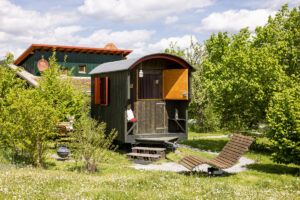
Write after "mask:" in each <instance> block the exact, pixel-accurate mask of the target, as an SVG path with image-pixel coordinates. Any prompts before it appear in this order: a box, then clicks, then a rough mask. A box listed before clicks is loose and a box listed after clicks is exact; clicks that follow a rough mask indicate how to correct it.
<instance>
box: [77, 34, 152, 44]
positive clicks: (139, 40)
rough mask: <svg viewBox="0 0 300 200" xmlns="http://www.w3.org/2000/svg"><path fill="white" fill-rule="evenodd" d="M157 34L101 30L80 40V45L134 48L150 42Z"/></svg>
mask: <svg viewBox="0 0 300 200" xmlns="http://www.w3.org/2000/svg"><path fill="white" fill-rule="evenodd" d="M154 33H155V31H152V30H133V31H116V32H113V31H112V30H108V29H101V30H97V31H95V32H93V33H92V34H91V35H90V36H88V37H84V38H80V39H79V41H78V44H79V45H85V46H96V47H104V46H105V45H106V44H107V43H110V42H112V43H114V44H115V45H116V46H117V47H118V48H132V47H134V46H135V45H137V46H140V45H141V44H144V42H146V41H148V40H149V39H150V38H151V36H152V35H153V34H154Z"/></svg>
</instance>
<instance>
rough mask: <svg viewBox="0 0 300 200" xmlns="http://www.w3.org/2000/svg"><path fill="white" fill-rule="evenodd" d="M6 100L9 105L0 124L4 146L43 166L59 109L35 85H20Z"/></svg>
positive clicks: (36, 164)
mask: <svg viewBox="0 0 300 200" xmlns="http://www.w3.org/2000/svg"><path fill="white" fill-rule="evenodd" d="M7 100H8V102H10V105H9V106H7V107H5V108H4V112H3V113H2V116H3V117H4V118H5V121H3V123H2V124H1V126H2V130H3V133H2V139H3V140H4V143H5V148H6V149H8V150H12V152H13V155H14V156H15V157H19V158H20V157H21V158H23V159H24V160H26V162H27V163H29V164H32V165H33V166H42V165H43V162H44V157H45V150H46V148H47V144H48V142H49V139H50V138H51V136H52V135H54V134H55V132H56V124H57V122H58V116H57V113H56V111H55V110H54V109H53V108H52V107H51V106H50V105H49V104H47V102H46V101H45V100H44V98H43V97H42V96H41V95H40V93H39V92H38V91H37V90H35V89H27V90H24V89H17V90H15V91H14V92H11V93H10V94H9V95H8V97H7Z"/></svg>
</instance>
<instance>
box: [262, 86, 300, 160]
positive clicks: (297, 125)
mask: <svg viewBox="0 0 300 200" xmlns="http://www.w3.org/2000/svg"><path fill="white" fill-rule="evenodd" d="M267 119H268V122H269V126H270V130H269V133H268V137H269V138H270V139H271V141H272V142H273V144H274V153H273V159H274V161H276V162H279V163H286V164H287V163H295V164H300V84H299V83H298V84H295V87H294V88H289V89H286V90H284V91H283V92H280V93H276V94H275V95H274V97H273V98H272V99H271V103H270V107H269V109H268V111H267Z"/></svg>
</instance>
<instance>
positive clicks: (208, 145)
mask: <svg viewBox="0 0 300 200" xmlns="http://www.w3.org/2000/svg"><path fill="white" fill-rule="evenodd" d="M227 142H228V139H198V140H185V141H182V142H180V143H181V144H185V145H189V146H191V147H194V148H199V149H202V150H206V151H212V152H220V151H222V149H223V147H224V146H225V145H226V144H227Z"/></svg>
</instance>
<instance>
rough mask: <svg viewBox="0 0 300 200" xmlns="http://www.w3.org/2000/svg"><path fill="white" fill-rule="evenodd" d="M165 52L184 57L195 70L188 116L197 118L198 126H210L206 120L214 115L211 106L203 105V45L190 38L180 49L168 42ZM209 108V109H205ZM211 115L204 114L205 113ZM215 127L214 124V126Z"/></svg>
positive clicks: (209, 119)
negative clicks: (186, 44)
mask: <svg viewBox="0 0 300 200" xmlns="http://www.w3.org/2000/svg"><path fill="white" fill-rule="evenodd" d="M164 52H165V53H169V54H173V55H176V56H178V57H181V58H183V59H185V60H186V61H187V62H188V63H190V64H191V65H192V66H193V67H194V68H195V69H196V71H195V72H194V73H193V74H192V95H191V96H192V98H191V102H190V105H189V116H190V117H191V118H196V119H198V122H199V126H200V127H202V129H203V127H206V128H207V129H210V128H212V125H209V126H210V128H209V127H208V124H207V122H209V121H211V117H215V116H214V114H213V113H212V112H213V109H211V108H212V106H211V105H210V106H205V103H207V102H206V101H205V100H206V92H205V90H204V87H203V81H202V69H203V63H202V61H203V58H204V57H205V50H204V47H203V46H202V45H201V44H199V43H198V42H195V41H193V40H192V39H191V43H190V46H189V47H188V48H185V49H181V48H180V47H179V46H177V45H176V43H170V46H169V48H167V49H165V51H164ZM207 108H209V109H210V111H208V110H205V109H207ZM203 113H205V114H208V113H210V114H212V115H205V114H203ZM214 127H215V126H214Z"/></svg>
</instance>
